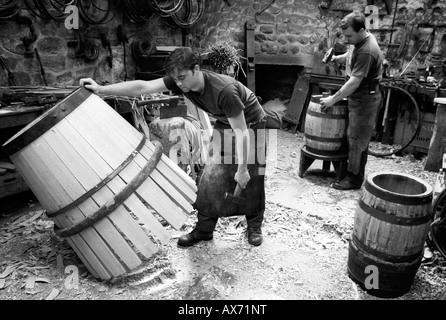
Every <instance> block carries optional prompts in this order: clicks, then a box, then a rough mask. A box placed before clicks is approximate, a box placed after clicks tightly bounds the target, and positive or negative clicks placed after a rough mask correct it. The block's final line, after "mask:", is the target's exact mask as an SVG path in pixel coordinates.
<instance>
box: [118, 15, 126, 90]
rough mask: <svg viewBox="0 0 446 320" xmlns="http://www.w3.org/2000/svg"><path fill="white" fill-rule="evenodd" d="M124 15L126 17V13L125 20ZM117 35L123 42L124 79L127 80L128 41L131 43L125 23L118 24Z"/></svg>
mask: <svg viewBox="0 0 446 320" xmlns="http://www.w3.org/2000/svg"><path fill="white" fill-rule="evenodd" d="M124 17H125V15H124V16H123V20H124ZM117 37H118V41H119V42H120V43H122V47H123V49H124V81H126V80H127V63H126V56H127V54H126V43H129V39H128V38H127V36H126V34H125V29H124V25H123V24H120V25H119V26H118V29H117Z"/></svg>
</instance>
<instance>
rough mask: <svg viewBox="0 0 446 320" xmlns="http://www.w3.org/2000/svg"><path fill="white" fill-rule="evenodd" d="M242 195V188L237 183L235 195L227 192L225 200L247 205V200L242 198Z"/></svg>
mask: <svg viewBox="0 0 446 320" xmlns="http://www.w3.org/2000/svg"><path fill="white" fill-rule="evenodd" d="M241 193H242V188H241V187H240V186H239V184H238V183H237V185H236V186H235V190H234V193H233V194H231V193H229V192H225V200H228V201H231V202H232V203H236V204H242V205H243V204H245V203H246V199H245V198H243V197H240V194H241Z"/></svg>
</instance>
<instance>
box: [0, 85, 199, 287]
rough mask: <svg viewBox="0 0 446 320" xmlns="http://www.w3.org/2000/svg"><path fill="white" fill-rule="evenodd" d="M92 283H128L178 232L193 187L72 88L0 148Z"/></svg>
mask: <svg viewBox="0 0 446 320" xmlns="http://www.w3.org/2000/svg"><path fill="white" fill-rule="evenodd" d="M3 148H4V150H5V151H6V153H7V154H8V155H9V156H10V159H11V160H12V161H13V163H14V165H15V166H16V167H17V170H18V171H19V172H20V173H21V175H22V176H23V178H24V179H25V181H26V183H27V184H28V186H29V187H30V189H31V190H32V191H33V193H34V194H35V195H36V197H37V199H38V200H39V202H40V203H41V204H42V206H43V207H44V208H45V209H46V213H47V216H49V217H50V218H51V219H52V220H53V221H54V223H55V232H56V234H57V235H59V236H61V237H65V238H66V239H67V240H68V242H69V244H70V245H71V246H72V248H73V249H74V251H75V252H76V254H77V255H78V256H79V258H80V259H81V260H82V262H83V263H84V265H85V266H86V267H87V268H88V270H89V271H90V272H91V274H92V275H93V276H95V277H96V278H100V279H103V280H110V279H116V278H118V277H120V276H125V275H127V274H128V273H129V272H130V271H133V270H134V269H135V268H137V267H138V266H140V265H141V264H142V262H143V261H144V260H147V259H148V258H150V257H151V256H152V255H153V254H155V253H156V252H157V251H158V247H157V243H158V242H160V243H161V244H162V243H166V242H167V241H169V239H170V235H169V233H168V231H167V230H166V229H165V228H164V226H163V225H165V224H170V225H171V226H172V227H174V228H175V229H179V228H181V227H182V226H183V224H184V221H185V219H186V213H188V212H191V211H192V210H193V208H192V205H191V203H193V202H194V201H195V198H196V191H197V189H196V185H195V182H194V181H193V180H192V179H191V178H190V177H189V176H188V175H187V174H186V173H184V171H182V170H181V169H179V167H178V166H176V165H175V164H174V163H173V162H172V161H171V160H170V159H169V158H167V157H166V156H165V155H163V154H162V147H161V144H160V143H158V142H154V143H152V142H150V141H149V140H148V139H147V138H146V136H145V135H143V134H142V133H140V132H139V131H138V130H136V129H135V128H134V127H133V126H132V125H131V124H130V123H128V122H127V121H126V120H125V119H124V118H123V117H121V116H120V115H119V114H118V113H117V112H116V111H115V110H114V109H113V108H111V107H110V106H109V105H108V104H107V103H106V102H105V101H103V100H102V99H101V98H100V97H99V96H97V95H95V94H93V93H92V92H90V91H89V90H87V89H85V88H78V89H76V90H75V91H73V92H72V93H71V94H70V95H68V96H67V97H66V98H65V99H63V100H62V101H60V102H59V103H58V104H56V105H55V106H54V107H53V108H51V109H49V110H48V111H46V112H45V113H44V114H42V115H41V116H40V117H39V118H38V119H36V120H35V121H33V122H32V123H30V124H29V125H28V126H26V127H25V128H23V129H22V130H21V131H19V132H18V133H17V134H16V135H14V136H13V137H12V138H11V139H10V140H8V141H7V142H6V143H5V144H4V145H3Z"/></svg>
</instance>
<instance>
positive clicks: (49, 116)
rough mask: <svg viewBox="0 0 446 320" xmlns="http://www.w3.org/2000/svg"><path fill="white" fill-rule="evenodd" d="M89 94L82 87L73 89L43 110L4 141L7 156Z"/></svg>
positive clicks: (39, 133) (45, 129)
mask: <svg viewBox="0 0 446 320" xmlns="http://www.w3.org/2000/svg"><path fill="white" fill-rule="evenodd" d="M91 94H92V92H91V91H90V90H88V89H85V88H84V87H79V88H77V89H75V90H73V91H72V92H71V93H70V94H69V95H68V96H67V97H65V98H64V99H63V100H62V101H60V102H58V103H57V104H56V105H54V106H53V107H52V108H51V109H48V110H47V111H45V112H44V113H43V114H42V115H40V116H39V117H38V118H37V119H35V120H33V121H32V122H31V123H29V124H28V125H27V126H25V127H24V128H23V129H21V130H20V131H19V132H18V133H16V134H15V135H14V136H12V137H11V138H10V139H9V140H8V141H6V142H5V143H4V144H3V146H2V147H3V150H4V152H5V153H6V154H7V155H8V156H9V155H12V154H14V153H16V152H17V151H19V150H21V149H23V148H24V147H26V146H27V145H29V144H30V143H31V142H33V141H34V140H36V139H37V138H38V137H40V136H41V135H42V134H44V133H45V132H47V131H48V130H49V129H51V128H52V127H54V126H55V125H56V124H57V123H59V122H60V121H61V120H62V119H63V118H65V117H66V116H67V115H69V114H70V113H71V112H72V111H73V110H75V109H76V108H77V107H78V106H79V105H80V104H81V103H82V102H83V101H85V99H87V98H88V97H89V96H90V95H91Z"/></svg>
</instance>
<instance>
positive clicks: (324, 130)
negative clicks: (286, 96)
mask: <svg viewBox="0 0 446 320" xmlns="http://www.w3.org/2000/svg"><path fill="white" fill-rule="evenodd" d="M322 97H323V96H322V95H313V96H311V100H310V102H309V104H308V107H307V112H306V116H305V126H304V128H305V129H304V130H305V134H304V136H305V146H306V147H307V150H308V151H310V152H312V153H316V154H319V155H327V156H329V155H334V154H339V153H342V152H343V151H344V150H345V148H346V146H347V139H346V136H347V123H348V109H347V100H346V99H344V100H342V101H339V102H338V103H336V104H335V105H334V106H333V107H331V108H330V109H328V110H327V112H322V110H321V104H320V99H321V98H322Z"/></svg>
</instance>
